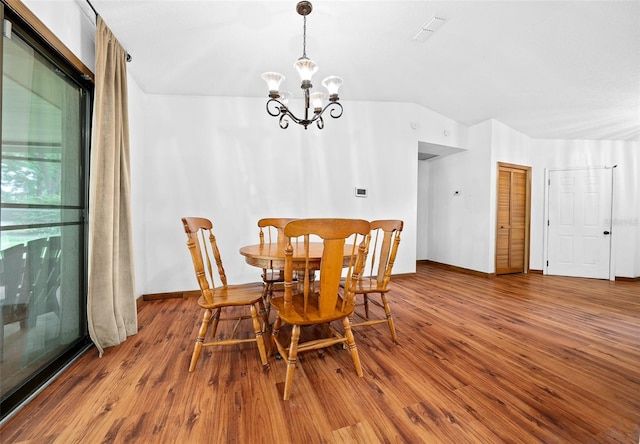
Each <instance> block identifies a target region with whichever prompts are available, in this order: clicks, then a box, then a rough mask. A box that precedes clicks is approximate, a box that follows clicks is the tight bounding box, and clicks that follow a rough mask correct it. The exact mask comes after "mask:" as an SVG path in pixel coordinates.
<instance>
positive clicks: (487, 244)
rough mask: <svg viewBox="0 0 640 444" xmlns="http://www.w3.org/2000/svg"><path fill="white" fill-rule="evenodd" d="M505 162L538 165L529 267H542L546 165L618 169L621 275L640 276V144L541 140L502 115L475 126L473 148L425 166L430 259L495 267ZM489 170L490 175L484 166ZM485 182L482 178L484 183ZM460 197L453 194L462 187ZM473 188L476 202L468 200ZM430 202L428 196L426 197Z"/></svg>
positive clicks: (471, 138)
mask: <svg viewBox="0 0 640 444" xmlns="http://www.w3.org/2000/svg"><path fill="white" fill-rule="evenodd" d="M498 162H505V163H514V164H519V165H525V166H531V167H532V181H531V237H530V247H531V249H530V268H531V269H537V270H541V269H542V268H543V260H544V257H543V240H544V239H543V235H544V223H545V222H544V205H545V202H544V191H545V184H544V177H545V169H553V168H577V167H583V168H584V167H601V166H613V165H618V167H617V168H616V169H615V170H614V190H613V192H614V208H613V211H614V217H613V233H614V235H613V242H614V245H613V249H612V253H613V255H614V257H613V259H614V264H615V275H616V276H618V277H638V276H640V248H638V245H640V217H639V215H640V208H639V207H640V179H639V178H640V144H639V143H638V142H621V141H594V140H536V139H531V138H529V137H527V136H525V135H523V134H521V133H519V132H517V131H515V130H513V129H512V128H509V127H508V126H506V125H504V124H502V123H500V122H498V121H496V120H491V121H487V122H483V123H481V124H478V125H476V126H474V127H471V128H470V129H469V150H468V152H464V153H459V154H453V155H451V156H447V157H445V158H442V159H436V160H434V161H429V162H421V163H426V164H428V165H425V166H422V165H421V166H420V170H419V171H420V174H421V175H426V176H427V179H425V177H423V176H421V177H420V179H419V183H420V184H421V187H424V188H425V189H428V193H429V195H428V198H427V199H426V200H427V203H426V204H427V205H428V211H427V213H429V217H428V225H429V228H428V233H429V235H428V240H427V242H426V246H425V245H424V244H425V242H424V239H420V240H419V245H420V246H421V248H423V250H421V251H426V253H427V254H426V259H430V260H434V261H437V262H443V263H446V264H450V265H456V266H459V267H463V268H468V269H472V270H477V271H482V272H488V273H493V272H495V263H494V255H495V219H496V168H497V163H498ZM479 168H480V169H483V170H484V171H486V173H487V174H486V175H485V174H482V173H481V172H480V173H479V172H478V171H477V170H478V169H479ZM485 181H486V183H483V182H485ZM459 188H460V191H461V195H460V196H459V197H455V196H452V192H453V190H454V189H459ZM469 189H471V196H472V200H473V202H472V203H471V202H470V201H469V200H470V199H469V195H470V193H469V191H468V190H469ZM420 204H421V205H422V204H424V202H420Z"/></svg>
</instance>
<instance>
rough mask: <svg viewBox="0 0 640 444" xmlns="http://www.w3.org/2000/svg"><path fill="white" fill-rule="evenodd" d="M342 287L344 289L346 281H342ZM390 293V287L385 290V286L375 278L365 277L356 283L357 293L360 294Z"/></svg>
mask: <svg viewBox="0 0 640 444" xmlns="http://www.w3.org/2000/svg"><path fill="white" fill-rule="evenodd" d="M340 286H341V287H343V288H344V279H343V280H341V281H340ZM388 291H389V286H387V287H386V288H385V287H384V284H383V283H381V282H378V280H377V279H375V278H371V277H363V278H362V279H360V280H358V281H357V282H356V288H355V292H356V293H358V294H367V293H386V292H388Z"/></svg>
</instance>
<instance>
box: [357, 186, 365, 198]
mask: <svg viewBox="0 0 640 444" xmlns="http://www.w3.org/2000/svg"><path fill="white" fill-rule="evenodd" d="M356 197H367V189H366V188H358V187H356Z"/></svg>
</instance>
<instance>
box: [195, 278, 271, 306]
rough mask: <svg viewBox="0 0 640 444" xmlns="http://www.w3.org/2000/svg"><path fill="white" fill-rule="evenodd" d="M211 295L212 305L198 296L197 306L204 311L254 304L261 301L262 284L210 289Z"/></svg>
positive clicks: (253, 283) (254, 283) (255, 283)
mask: <svg viewBox="0 0 640 444" xmlns="http://www.w3.org/2000/svg"><path fill="white" fill-rule="evenodd" d="M211 295H212V297H213V302H212V303H209V302H207V300H206V299H205V298H204V296H200V298H198V305H200V307H202V308H204V309H215V308H220V307H232V306H241V305H248V304H255V303H257V302H258V301H259V300H261V299H262V282H252V283H250V284H240V285H229V286H227V287H217V288H212V289H211Z"/></svg>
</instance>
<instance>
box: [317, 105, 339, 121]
mask: <svg viewBox="0 0 640 444" xmlns="http://www.w3.org/2000/svg"><path fill="white" fill-rule="evenodd" d="M327 109H328V110H329V115H331V117H333V118H334V119H337V118H339V117H340V116H342V111H343V108H342V104H341V103H340V102H330V103H329V104H328V105H327V106H325V107H324V108H322V111H320V113H319V114H318V116H322V114H324V112H325V111H326V110H327ZM334 113H335V114H334Z"/></svg>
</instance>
